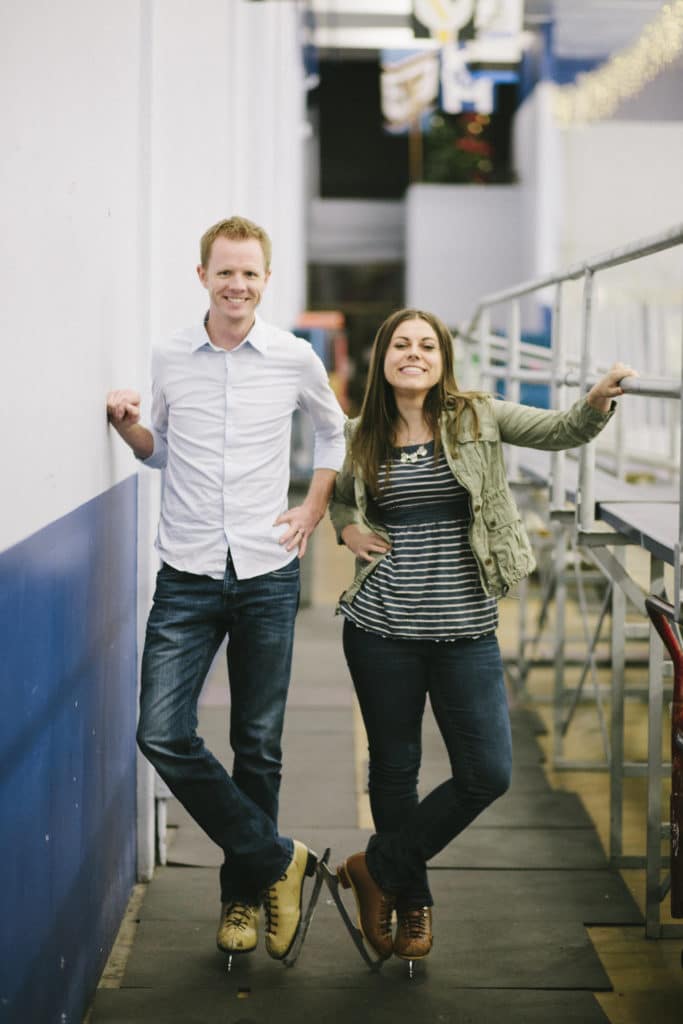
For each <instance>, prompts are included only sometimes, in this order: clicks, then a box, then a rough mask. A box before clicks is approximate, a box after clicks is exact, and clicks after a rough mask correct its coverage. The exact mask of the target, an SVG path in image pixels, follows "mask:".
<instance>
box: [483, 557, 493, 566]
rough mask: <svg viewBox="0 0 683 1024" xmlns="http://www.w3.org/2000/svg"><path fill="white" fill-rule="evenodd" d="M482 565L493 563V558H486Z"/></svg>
mask: <svg viewBox="0 0 683 1024" xmlns="http://www.w3.org/2000/svg"><path fill="white" fill-rule="evenodd" d="M484 565H493V559H492V558H487V559H486V561H485V562H484Z"/></svg>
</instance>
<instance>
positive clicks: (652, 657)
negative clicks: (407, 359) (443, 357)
mask: <svg viewBox="0 0 683 1024" xmlns="http://www.w3.org/2000/svg"><path fill="white" fill-rule="evenodd" d="M682 245H683V225H677V226H675V227H673V228H672V229H671V230H669V231H666V232H663V233H661V234H659V235H656V236H653V237H650V238H647V239H643V240H640V241H636V242H634V243H633V244H631V245H628V246H625V247H623V248H620V249H617V250H614V251H612V252H609V253H606V254H603V255H601V256H599V257H597V258H596V259H592V260H588V261H586V262H584V263H581V264H578V265H575V266H572V267H570V268H569V269H567V270H565V271H562V272H559V273H556V274H549V275H547V276H545V277H540V278H537V279H534V280H530V281H525V282H522V283H520V284H519V285H516V286H514V287H511V288H508V289H505V290H504V291H500V292H497V293H495V294H491V295H487V296H484V297H483V298H482V299H481V300H480V301H479V303H478V306H477V308H476V311H475V313H474V315H473V317H472V318H471V320H470V322H469V323H468V324H467V325H466V326H465V327H464V328H463V329H462V330H460V331H458V332H457V337H456V360H459V361H460V362H461V363H462V366H463V372H462V373H461V378H462V383H463V386H465V387H471V388H485V389H487V390H490V391H491V390H495V386H494V384H495V381H498V380H500V379H501V378H502V379H503V380H504V381H505V395H506V398H508V399H509V400H511V401H519V398H520V384H521V382H523V381H525V382H536V383H544V384H549V385H550V396H551V401H550V404H551V407H552V408H564V407H565V406H566V404H567V403H566V402H565V401H564V395H565V394H566V393H567V390H568V389H569V388H579V389H580V391H581V392H582V393H583V392H585V391H587V390H588V389H589V388H590V387H591V385H592V384H593V383H594V382H595V381H596V380H597V379H598V376H599V374H598V372H597V370H596V369H594V363H595V362H596V360H595V357H594V353H593V347H594V346H593V328H594V315H593V314H594V281H595V276H596V274H598V273H600V272H603V271H605V270H608V269H611V268H614V267H618V266H620V265H623V264H627V263H631V262H632V261H635V260H640V259H644V258H647V257H648V256H652V255H654V254H656V253H660V252H663V251H665V250H669V249H673V248H675V247H677V246H682ZM568 282H582V293H581V321H580V356H579V358H578V361H577V359H576V357H574V359H573V360H572V359H571V358H568V357H567V356H566V355H565V352H564V345H563V332H562V315H563V289H564V287H565V286H566V285H567V283H568ZM547 289H552V290H553V303H552V319H551V339H550V348H549V349H548V348H547V347H541V346H539V345H534V344H530V343H528V342H523V341H522V333H521V300H522V299H524V298H526V297H528V296H532V295H537V294H538V293H543V292H545V290H547ZM681 297H682V300H683V292H682V296H681ZM500 307H508V309H509V320H508V330H507V333H506V334H505V335H503V334H501V333H499V332H496V333H495V334H494V333H493V332H492V329H491V313H492V310H493V309H494V308H500ZM681 307H682V310H681V311H682V312H683V301H681ZM459 346H462V348H461V349H460V351H458V347H459ZM682 349H683V339H682ZM577 363H578V364H577ZM604 369H605V368H604V367H603V368H602V370H604ZM636 369H639V371H640V376H639V377H637V378H625V379H624V381H623V390H624V393H625V396H629V397H625V399H623V400H622V402H621V403H620V405H621V406H622V408H623V406H625V405H627V403H630V402H632V401H634V400H635V396H649V397H655V398H667V399H675V400H678V410H677V416H676V423H675V426H676V431H677V433H678V437H677V442H676V443H675V444H674V445H670V450H669V453H668V456H664V457H661V456H660V454H659V453H656V457H655V458H653V459H652V460H651V461H652V464H653V466H654V465H655V464H656V465H657V466H658V467H662V466H664V467H665V468H666V469H668V472H669V474H670V477H669V479H668V480H667V479H666V478H665V477H661V475H660V480H659V481H658V482H656V483H655V484H643V483H627V482H626V480H625V479H624V467H625V465H626V460H627V459H628V458H629V452H628V450H627V447H625V445H624V430H623V429H619V427H617V429H616V445H615V451H614V455H613V460H612V464H611V466H610V468H609V469H608V470H603V469H598V467H597V455H596V452H597V447H598V445H597V442H595V441H594V442H592V443H591V444H589V445H585V446H583V447H582V448H581V450H580V456H579V461H578V466H577V465H576V463H574V464H573V465H572V462H571V461H568V458H567V455H566V453H562V452H553V453H552V454H551V455H550V456H548V455H547V454H546V453H538V452H528V451H524V450H521V449H515V448H513V447H511V446H509V447H508V451H507V453H506V459H507V467H508V474H509V477H510V482H511V484H512V486H513V488H515V489H516V490H517V491H518V492H519V491H523V490H524V489H533V488H542V489H545V491H546V492H547V494H548V503H549V510H548V518H549V522H548V531H549V534H550V536H551V537H552V541H551V543H552V556H551V559H550V565H551V571H550V578H549V579H546V580H545V588H546V589H545V595H544V600H543V602H542V613H541V616H540V619H543V617H544V614H545V609H546V606H547V604H548V603H549V601H550V600H554V602H555V616H554V619H555V634H554V644H553V656H552V660H553V664H554V687H553V696H552V705H553V716H552V718H553V727H552V752H553V765H554V767H556V768H558V769H560V770H562V769H568V770H583V771H586V770H588V771H595V770H602V771H609V776H610V840H609V851H608V853H609V857H610V862H611V863H612V864H613V865H614V866H615V867H644V868H645V870H646V893H645V903H646V934H647V936H648V937H651V938H659V937H670V936H680V935H683V926H682V925H667V924H662V923H661V914H660V904H661V901H662V900H663V898H664V897H665V896H666V893H667V891H668V880H666V879H664V880H662V871H663V863H662V840H663V839H665V838H669V837H670V835H671V822H670V821H667V822H665V823H662V795H661V790H662V777H663V775H665V774H670V771H671V766H670V763H664V764H662V755H661V750H662V740H663V725H664V702H665V699H667V697H668V689H669V688H668V686H665V679H671V677H672V672H671V662H670V660H668V659H665V657H664V649H663V646H662V642H661V640H660V637H659V636H658V634H657V632H656V630H655V628H654V626H653V625H652V624H651V623H650V622H649V619H648V615H647V611H646V607H645V599H646V597H647V592H646V591H644V590H643V588H642V587H641V585H640V584H639V583H638V581H637V580H636V579H634V578H633V576H632V575H630V574H629V572H628V571H627V568H626V559H625V557H624V555H625V546H626V545H638V546H639V547H640V548H641V549H642V550H643V551H644V552H646V553H647V556H648V557H649V585H648V592H649V593H651V594H653V595H655V596H657V597H662V596H665V595H664V590H665V587H664V576H665V565H667V564H668V565H669V566H671V567H672V568H673V607H674V610H675V617H676V619H677V621H678V622H679V623H680V622H681V621H682V619H683V604H682V592H681V568H682V567H681V550H682V545H683V500H682V499H683V494H682V493H681V492H682V490H683V486H682V484H681V476H680V464H681V455H682V454H683V452H682V447H683V429H681V427H683V423H682V421H683V402H682V401H681V397H682V395H683V358H682V360H681V371H680V373H679V376H678V378H676V379H674V378H668V377H666V378H654V377H652V378H648V377H647V376H646V375H645V372H644V370H646V368H641V367H636ZM630 396H634V398H633V399H632V398H631V397H630ZM618 416H619V413H617V417H618ZM674 448H676V449H677V450H676V451H674ZM639 460H640V462H641V463H642V461H643V460H642V455H641V456H640V457H639ZM570 555H573V562H572V559H571V558H568V556H570ZM586 564H589V565H591V566H592V567H594V568H593V569H592V572H593V573H594V572H595V569H597V570H599V573H600V574H601V577H602V578H603V580H604V587H605V589H604V595H603V600H602V605H601V608H600V613H599V614H598V616H597V622H596V623H595V625H594V627H593V628H592V631H591V629H590V626H589V622H588V612H587V609H586V607H585V603H583V604H582V606H581V618H582V622H583V625H584V637H585V639H586V652H585V656H584V657H583V658H582V659H580V660H581V661H582V662H583V673H582V676H581V680H580V683H579V685H578V686H577V687H575V688H573V689H570V688H567V687H566V686H565V682H564V670H565V666H566V665H567V663H568V661H567V636H566V627H565V618H566V599H567V582H568V580H567V571H568V569H567V567H568V566H569V569H570V571H571V573H572V575H573V578H574V580H575V582H576V585H577V593H578V595H579V599H580V598H581V594H582V584H583V582H584V575H585V574H584V571H583V569H582V566H584V565H586ZM627 605H628V608H629V609H635V610H636V611H637V612H638V614H639V615H640V616H641V617H642V621H640V620H639V621H637V622H633V621H627ZM608 613H609V615H610V618H611V625H610V636H609V643H610V650H611V666H612V672H611V682H610V685H609V687H608V688H607V691H608V692H607V694H605V693H604V690H603V688H601V687H600V686H598V684H597V680H596V676H595V663H596V661H595V659H596V648H597V642H598V639H599V637H600V635H601V631H602V628H603V625H604V622H605V620H606V618H607V616H608ZM527 623H528V608H527V587H526V585H522V586H521V588H520V592H519V638H518V653H517V658H516V659H514V660H513V661H514V663H513V665H512V666H511V667H512V668H513V669H514V670H515V675H514V677H513V686H514V687H516V694H515V695H516V696H520V695H521V696H524V697H527V696H529V694H528V691H527V681H528V671H529V670H530V667H532V665H533V650H532V655H531V657H530V656H529V646H530V645H531V647H532V649H533V648H535V642H536V641H537V639H538V634H539V631H540V629H541V628H542V625H543V623H542V621H539V622H538V623H537V629H536V634H535V635H530V634H529V632H528V628H527ZM633 638H636V639H641V640H642V639H645V640H647V641H648V654H647V690H646V693H647V700H648V745H647V750H648V753H647V762H644V763H640V762H627V761H626V760H625V757H624V713H625V697H626V695H627V691H626V687H625V668H626V642H627V640H629V639H633ZM589 673H590V674H591V676H592V679H593V688H592V691H593V698H594V700H595V702H596V709H597V712H598V715H599V717H600V721H601V729H602V733H603V742H604V749H605V760H604V762H603V763H595V762H569V761H567V760H565V759H564V758H563V756H562V755H563V737H564V734H565V732H566V729H567V727H568V724H569V723H570V721H571V716H572V713H573V708H574V707H575V706H576V703H577V701H578V699H579V698H580V697H581V696H582V689H583V685H584V681H585V680H586V678H587V677H588V675H589ZM665 690H666V691H667V692H666V693H665ZM630 692H631V691H629V693H630ZM603 695H605V696H609V701H610V729H609V735H608V731H607V726H606V720H605V718H604V711H603V708H602V696H603ZM569 700H571V704H570V706H569V707H568V701H569ZM628 776H646V777H647V825H646V827H647V838H646V850H645V853H644V854H643V855H639V856H625V855H624V853H623V821H622V809H623V782H624V779H625V778H626V777H628ZM674 824H675V827H676V828H677V827H680V826H681V823H674Z"/></svg>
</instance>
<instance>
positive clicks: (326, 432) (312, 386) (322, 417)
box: [298, 345, 346, 472]
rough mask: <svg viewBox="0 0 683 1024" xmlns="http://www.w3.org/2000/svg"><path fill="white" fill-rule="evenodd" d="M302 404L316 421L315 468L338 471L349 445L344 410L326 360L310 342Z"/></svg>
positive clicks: (307, 351)
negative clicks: (315, 350) (311, 346)
mask: <svg viewBox="0 0 683 1024" xmlns="http://www.w3.org/2000/svg"><path fill="white" fill-rule="evenodd" d="M298 404H299V408H301V409H303V411H304V412H306V413H308V415H309V416H310V417H311V420H312V421H313V431H314V435H315V446H314V451H313V469H333V470H335V472H338V471H339V470H340V469H341V467H342V463H343V462H344V454H345V448H346V446H345V443H344V413H343V412H342V409H341V406H340V405H339V402H338V401H337V399H336V396H335V394H334V391H333V390H332V388H331V387H330V382H329V380H328V377H327V371H326V370H325V367H324V366H323V363H322V360H321V359H320V358H319V356H317V355H316V354H315V352H314V351H313V349H312V348H310V346H308V345H307V346H306V355H305V359H304V367H303V373H302V382H301V392H300V394H299V403H298Z"/></svg>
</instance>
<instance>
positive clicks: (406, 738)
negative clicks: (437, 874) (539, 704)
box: [344, 619, 512, 908]
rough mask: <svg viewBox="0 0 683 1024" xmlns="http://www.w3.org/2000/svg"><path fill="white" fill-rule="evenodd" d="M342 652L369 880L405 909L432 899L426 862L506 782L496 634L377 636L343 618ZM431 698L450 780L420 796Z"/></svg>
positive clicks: (507, 741)
mask: <svg viewBox="0 0 683 1024" xmlns="http://www.w3.org/2000/svg"><path fill="white" fill-rule="evenodd" d="M344 653H345V655H346V660H347V663H348V666H349V670H350V672H351V677H352V679H353V685H354V687H355V690H356V694H357V696H358V701H359V703H360V708H361V712H362V715H363V721H364V722H365V729H366V732H367V735H368V746H369V754H370V770H369V788H370V806H371V809H372V816H373V819H374V823H375V829H376V830H377V831H376V834H375V835H373V836H372V837H371V839H370V842H369V843H368V848H367V851H366V856H367V865H368V870H369V872H370V874H371V875H372V877H373V878H374V880H375V881H376V882H377V884H378V885H379V886H380V887H381V888H382V889H384V890H386V891H387V892H393V893H396V894H397V895H398V904H399V906H401V907H404V908H410V907H416V906H431V905H432V903H433V900H432V896H431V893H430V891H429V885H428V882H427V869H426V862H427V861H428V860H430V858H432V857H434V856H435V854H437V853H438V852H439V850H442V849H443V848H444V846H446V845H447V844H448V843H449V842H450V841H451V840H452V839H454V838H455V836H457V835H459V834H460V833H461V832H462V831H463V829H465V828H466V827H467V826H468V825H469V824H470V822H471V821H473V820H474V818H476V817H477V815H478V814H480V813H481V812H482V811H483V810H484V809H485V808H486V807H488V805H489V804H490V803H492V802H493V801H494V800H495V799H496V798H497V797H499V796H501V795H502V794H503V793H504V792H505V791H506V790H507V788H508V786H509V784H510V773H511V769H512V742H511V735H510V719H509V715H508V707H507V697H506V693H505V683H504V680H503V665H502V660H501V657H500V650H499V648H498V641H497V640H496V637H495V635H494V634H489V635H487V636H482V637H479V638H478V639H476V640H469V639H466V640H456V641H450V642H448V643H437V642H435V641H433V640H401V639H392V638H384V637H381V636H379V635H377V634H375V633H369V632H367V631H365V630H362V629H359V628H358V627H357V626H355V625H354V624H353V623H352V622H350V621H349V620H348V619H347V620H346V621H345V623H344ZM427 694H429V700H430V703H431V706H432V710H433V712H434V717H435V719H436V722H437V725H438V727H439V730H440V732H441V735H442V736H443V739H444V742H445V744H446V750H447V751H448V757H449V759H450V764H451V771H452V778H450V779H446V780H445V781H444V782H442V783H441V784H440V785H439V786H437V787H436V789H433V790H432V792H431V793H429V794H428V795H427V796H426V797H425V798H424V799H423V800H419V799H418V793H417V782H418V773H419V769H420V761H421V757H422V716H423V713H424V708H425V702H426V698H427Z"/></svg>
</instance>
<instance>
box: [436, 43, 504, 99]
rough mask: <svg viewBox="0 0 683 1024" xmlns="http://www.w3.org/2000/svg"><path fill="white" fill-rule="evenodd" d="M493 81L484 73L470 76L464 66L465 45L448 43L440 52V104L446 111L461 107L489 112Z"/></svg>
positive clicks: (465, 62)
mask: <svg viewBox="0 0 683 1024" xmlns="http://www.w3.org/2000/svg"><path fill="white" fill-rule="evenodd" d="M493 86H494V82H493V79H492V78H491V77H490V76H489V75H486V74H479V75H476V76H475V75H472V74H470V71H469V69H468V67H467V60H466V57H465V48H464V47H461V46H457V45H455V44H451V45H450V46H444V48H443V49H442V51H441V103H440V107H441V109H442V110H443V111H444V112H445V113H446V114H460V113H461V112H462V111H464V110H471V111H475V112H476V113H477V114H492V113H493V110H494V89H493Z"/></svg>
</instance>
